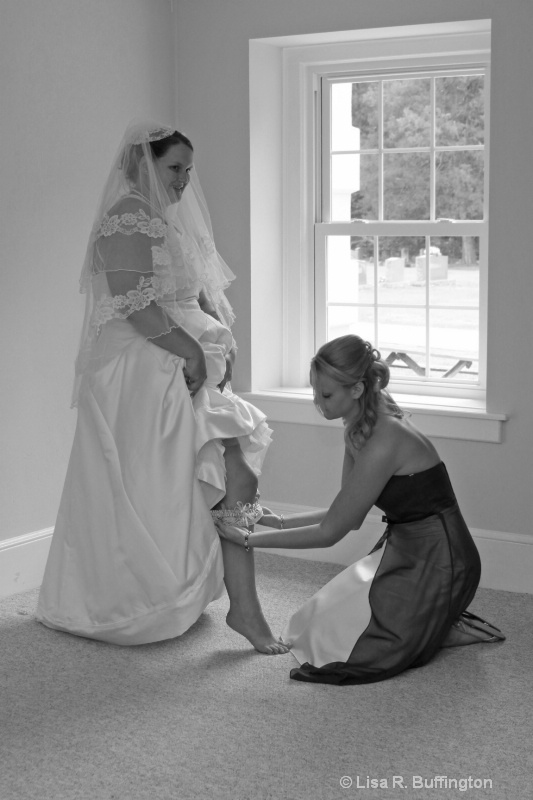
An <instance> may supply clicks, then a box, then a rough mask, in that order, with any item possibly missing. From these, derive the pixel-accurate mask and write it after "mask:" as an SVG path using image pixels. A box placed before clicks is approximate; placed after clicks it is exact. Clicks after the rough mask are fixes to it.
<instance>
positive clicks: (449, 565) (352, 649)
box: [282, 462, 481, 684]
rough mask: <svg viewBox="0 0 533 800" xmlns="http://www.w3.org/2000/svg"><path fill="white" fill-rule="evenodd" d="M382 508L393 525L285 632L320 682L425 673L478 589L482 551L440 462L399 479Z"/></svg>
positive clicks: (304, 675)
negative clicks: (413, 669) (416, 670)
mask: <svg viewBox="0 0 533 800" xmlns="http://www.w3.org/2000/svg"><path fill="white" fill-rule="evenodd" d="M376 506H377V507H378V508H379V509H381V510H382V511H383V512H384V514H385V515H386V516H385V517H384V521H386V522H387V528H386V531H385V533H384V534H383V536H382V538H381V539H380V540H379V542H378V543H377V545H376V547H375V548H374V549H373V550H372V552H371V553H370V554H369V555H368V556H366V557H365V558H362V559H360V560H359V561H357V562H356V563H355V564H352V565H351V566H350V567H347V569H345V570H344V571H343V572H341V573H339V575H337V576H336V577H335V578H333V580H331V581H330V582H329V583H328V584H326V586H324V587H323V588H322V589H321V590H320V591H319V592H317V593H316V594H315V595H314V596H313V597H311V598H310V599H309V600H308V601H307V602H306V603H305V604H304V605H303V606H302V608H300V609H299V610H298V611H297V612H296V613H295V614H294V615H293V616H292V618H291V619H290V620H289V623H288V625H287V627H286V629H285V631H284V632H283V634H282V636H283V639H284V640H285V641H289V642H291V643H292V653H293V655H294V656H295V658H296V659H297V661H298V662H299V663H300V667H299V668H296V669H293V670H291V678H293V679H295V680H300V681H310V682H313V683H332V684H362V683H373V682H376V681H383V680H386V679H387V678H391V677H392V676H393V675H397V674H398V673H400V672H403V671H404V670H406V669H408V668H410V667H421V666H423V665H424V664H427V662H428V661H429V660H430V659H431V658H432V657H433V656H434V655H435V653H436V652H437V650H438V649H439V648H440V647H441V646H442V644H443V642H444V639H445V638H446V636H447V634H448V632H449V630H450V627H451V625H452V623H453V622H454V621H455V620H456V619H457V618H458V617H459V616H460V614H461V613H462V612H463V611H465V610H466V608H467V606H468V605H469V604H470V603H471V601H472V599H473V597H474V594H475V592H476V589H477V587H478V584H479V579H480V575H481V562H480V559H479V554H478V551H477V549H476V546H475V544H474V541H473V539H472V536H471V535H470V532H469V530H468V528H467V526H466V523H465V521H464V519H463V517H462V515H461V512H460V510H459V507H458V505H457V500H456V498H455V494H454V492H453V489H452V486H451V483H450V480H449V477H448V473H447V471H446V467H445V466H444V464H443V463H442V462H441V463H440V464H437V465H436V466H435V467H432V468H431V469H428V470H424V471H423V472H418V473H414V474H412V475H395V476H393V477H392V478H391V479H390V481H389V482H388V483H387V485H386V486H385V488H384V490H383V492H382V493H381V495H380V497H379V498H378V500H377V501H376Z"/></svg>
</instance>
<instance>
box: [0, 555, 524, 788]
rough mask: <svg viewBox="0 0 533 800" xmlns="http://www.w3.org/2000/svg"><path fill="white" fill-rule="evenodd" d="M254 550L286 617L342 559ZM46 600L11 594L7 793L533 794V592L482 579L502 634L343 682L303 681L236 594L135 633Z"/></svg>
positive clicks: (0, 625)
mask: <svg viewBox="0 0 533 800" xmlns="http://www.w3.org/2000/svg"><path fill="white" fill-rule="evenodd" d="M256 558H257V572H258V585H259V590H260V594H261V598H262V601H263V606H264V610H265V614H266V616H267V618H268V619H269V621H270V622H271V624H272V627H273V629H274V630H276V631H279V630H281V629H282V627H283V624H284V622H285V620H286V619H287V617H288V616H289V614H290V613H291V611H293V610H295V609H296V608H297V607H298V605H299V604H301V603H302V602H303V601H304V600H305V599H306V598H307V597H308V596H310V595H311V594H312V593H313V592H314V591H316V589H318V588H319V587H320V586H321V585H323V584H324V583H325V582H326V581H327V580H329V579H330V578H331V577H333V575H335V574H336V573H337V572H338V571H339V570H340V569H341V568H340V567H336V566H335V565H331V564H322V563H316V562H310V561H304V560H302V559H292V558H284V557H281V556H275V555H266V554H263V553H259V554H257V556H256ZM36 600H37V592H36V591H33V592H27V593H25V594H20V595H16V596H14V597H11V598H7V599H6V600H3V601H2V602H0V636H1V639H0V642H1V656H0V702H1V705H0V725H1V729H0V730H1V738H0V798H1V800H196V798H198V800H200V799H201V800H211V798H212V799H213V800H248V799H249V800H255V799H256V798H257V800H267V799H268V800H270V799H272V800H337V798H346V800H348V798H367V800H370V799H371V800H397V799H398V798H401V800H410V799H411V798H417V799H418V798H420V800H424V799H425V798H439V797H440V798H443V799H444V798H446V800H449V798H455V797H460V798H464V797H469V798H476V800H477V798H480V800H481V798H483V799H484V798H490V800H507V798H509V800H522V798H524V800H525V798H527V799H528V800H530V798H531V797H533V777H532V776H533V758H532V746H531V741H532V734H533V722H532V716H533V715H532V705H533V701H532V695H533V692H532V690H531V682H532V674H533V672H532V668H531V664H532V656H533V624H532V623H533V595H523V594H522V595H520V594H513V593H509V592H496V591H492V590H487V589H485V590H479V592H478V594H477V596H476V599H475V601H474V603H473V605H472V607H471V608H472V610H473V611H475V612H477V613H479V614H481V615H483V616H486V617H487V618H488V619H489V620H491V621H493V622H494V623H495V624H497V625H498V626H499V627H501V628H502V629H503V630H504V632H505V633H506V634H507V637H508V639H507V641H506V642H505V643H503V644H496V645H475V646H471V647H462V648H455V649H448V650H443V651H441V652H440V653H439V655H438V656H437V657H436V658H435V659H434V660H433V661H432V662H431V663H430V664H429V665H427V666H426V667H424V668H422V669H417V670H409V671H408V672H406V673H403V674H402V675H399V676H398V677H396V678H393V679H392V680H389V681H385V682H383V683H377V684H370V685H367V686H347V687H335V686H325V685H313V684H306V683H299V682H296V681H291V680H290V679H289V670H290V668H291V667H292V666H294V665H295V661H294V659H293V657H292V656H291V655H286V656H277V657H267V656H262V655H260V654H258V653H256V652H255V651H254V650H253V649H251V648H250V647H249V646H248V645H247V643H246V642H245V641H244V640H243V639H241V638H240V637H239V636H238V635H237V634H235V633H234V632H233V631H231V630H229V629H228V628H227V627H226V625H225V623H224V616H225V613H226V609H227V600H225V599H223V600H220V601H218V602H217V603H213V604H212V605H210V606H209V608H208V609H207V610H206V612H205V613H204V614H203V615H202V616H201V617H200V619H199V620H198V622H197V623H196V624H195V625H194V626H193V627H192V628H191V629H190V630H189V631H188V632H187V633H186V634H185V635H183V636H182V637H180V638H178V639H174V640H170V641H166V642H161V643H158V644H151V645H144V646H140V647H134V648H121V647H117V646H113V645H106V644H103V643H100V642H94V641H90V640H88V639H80V638H78V637H75V636H71V635H69V634H63V633H59V632H57V631H51V630H49V629H47V628H45V627H43V626H41V625H40V624H39V623H38V622H36V621H35V619H34V617H33V613H34V609H35V605H36ZM436 776H446V782H445V781H444V780H440V781H439V782H437V783H436V782H435V780H434V779H435V777H436ZM394 777H396V785H394V780H393V779H394ZM469 778H470V779H471V781H470V785H469V784H468V779H469ZM341 779H343V783H344V784H345V785H344V786H343V785H341ZM350 780H351V781H352V783H351V786H350V785H349V783H350ZM432 780H433V781H434V783H433V788H430V787H431V785H432V784H431V781H432ZM454 780H455V781H456V783H453V781H454ZM372 781H378V782H379V781H381V785H379V783H378V784H376V783H374V784H372ZM421 781H422V783H421ZM460 781H466V783H460ZM480 781H481V782H482V783H481V784H480V783H479V782H480ZM424 782H427V785H426V786H424ZM476 782H477V783H476ZM489 782H491V783H489ZM483 784H484V788H478V787H479V786H480V785H483ZM439 786H440V788H438V787H439ZM461 787H463V788H461Z"/></svg>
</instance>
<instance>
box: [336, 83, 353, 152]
mask: <svg viewBox="0 0 533 800" xmlns="http://www.w3.org/2000/svg"><path fill="white" fill-rule="evenodd" d="M359 138H360V137H359V128H358V127H356V125H355V123H354V122H353V120H352V84H351V83H334V84H333V85H332V87H331V149H332V150H333V151H338V150H341V151H343V150H344V151H346V150H348V151H352V150H359Z"/></svg>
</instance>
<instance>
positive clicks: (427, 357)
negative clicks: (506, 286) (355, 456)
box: [314, 67, 488, 396]
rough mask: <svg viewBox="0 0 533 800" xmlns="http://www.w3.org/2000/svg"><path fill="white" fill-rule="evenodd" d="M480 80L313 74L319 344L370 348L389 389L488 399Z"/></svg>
mask: <svg viewBox="0 0 533 800" xmlns="http://www.w3.org/2000/svg"><path fill="white" fill-rule="evenodd" d="M486 80H487V79H486V70H485V69H484V68H482V67H481V68H480V67H477V68H472V67H469V68H460V69H451V68H447V69H446V68H441V69H435V70H429V71H424V72H413V71H407V70H403V71H398V70H394V71H385V72H383V71H381V72H378V73H376V74H372V73H371V74H368V72H366V71H361V72H356V73H353V74H351V75H347V76H342V77H339V76H333V77H330V76H328V75H326V76H322V77H321V79H320V84H319V98H318V99H319V102H318V103H317V108H318V109H320V111H319V116H320V145H321V146H320V153H321V159H320V162H321V163H320V175H319V180H318V181H317V184H318V186H319V187H320V188H319V192H318V196H317V205H318V209H317V214H316V216H317V219H318V220H319V221H318V222H317V223H315V226H314V227H315V258H314V271H315V346H316V347H318V346H320V345H321V344H323V343H324V342H325V341H328V340H330V339H333V338H335V337H336V336H341V335H343V334H346V333H357V334H359V335H360V336H362V337H363V338H366V339H369V340H370V341H372V342H373V343H374V344H375V345H376V346H377V347H378V349H379V350H380V351H381V353H382V357H383V358H384V359H385V360H386V361H387V362H388V363H389V365H390V368H391V380H392V382H393V384H394V385H395V386H396V389H398V388H401V389H403V390H409V387H410V386H411V387H412V388H411V391H412V390H413V388H414V389H415V390H417V391H420V390H421V389H422V390H423V391H424V392H428V391H432V392H439V393H442V392H443V391H445V392H446V393H448V394H457V395H459V396H464V395H465V394H466V393H467V392H469V393H470V394H474V393H475V394H478V395H479V392H480V391H483V390H484V389H485V374H486V369H485V352H484V348H482V347H481V345H480V342H481V341H484V336H483V334H484V331H483V330H482V329H481V325H480V298H481V297H482V296H485V293H486V282H487V272H488V269H487V236H488V222H487V213H486V204H485V198H486V194H487V193H486V191H485V175H486V173H487V168H486V148H485V127H486V126H485V117H486V114H485V97H486V89H485V86H486Z"/></svg>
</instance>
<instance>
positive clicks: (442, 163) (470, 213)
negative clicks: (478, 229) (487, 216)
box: [435, 150, 484, 219]
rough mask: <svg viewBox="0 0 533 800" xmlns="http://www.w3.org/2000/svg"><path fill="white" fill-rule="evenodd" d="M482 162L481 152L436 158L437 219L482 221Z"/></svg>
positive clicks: (447, 153) (461, 152)
mask: <svg viewBox="0 0 533 800" xmlns="http://www.w3.org/2000/svg"><path fill="white" fill-rule="evenodd" d="M483 160H484V154H483V152H482V151H481V150H474V151H468V150H460V151H457V152H453V153H451V152H445V153H437V154H436V176H435V191H436V198H435V214H436V217H437V219H438V218H439V217H446V218H449V219H483Z"/></svg>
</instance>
